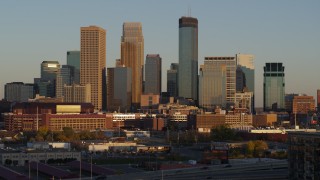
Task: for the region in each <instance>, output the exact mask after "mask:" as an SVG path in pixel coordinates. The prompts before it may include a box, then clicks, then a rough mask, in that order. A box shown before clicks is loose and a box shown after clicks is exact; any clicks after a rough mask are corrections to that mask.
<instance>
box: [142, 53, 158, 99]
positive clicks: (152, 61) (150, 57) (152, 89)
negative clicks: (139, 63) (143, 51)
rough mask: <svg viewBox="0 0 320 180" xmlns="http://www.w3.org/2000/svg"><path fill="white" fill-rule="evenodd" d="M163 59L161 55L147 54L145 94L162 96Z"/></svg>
mask: <svg viewBox="0 0 320 180" xmlns="http://www.w3.org/2000/svg"><path fill="white" fill-rule="evenodd" d="M161 66H162V59H161V57H160V55H159V54H147V57H146V65H145V90H144V93H145V94H159V95H160V94H161V71H162V68H161Z"/></svg>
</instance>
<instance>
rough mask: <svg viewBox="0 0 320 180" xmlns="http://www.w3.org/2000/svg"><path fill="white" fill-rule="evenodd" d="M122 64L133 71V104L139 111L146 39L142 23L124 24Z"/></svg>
mask: <svg viewBox="0 0 320 180" xmlns="http://www.w3.org/2000/svg"><path fill="white" fill-rule="evenodd" d="M121 64H122V65H124V66H125V67H130V68H131V70H132V82H134V83H132V104H133V106H134V107H136V109H137V108H139V106H140V101H141V94H142V81H143V66H144V38H143V34H142V24H141V23H140V22H125V23H123V30H122V37H121Z"/></svg>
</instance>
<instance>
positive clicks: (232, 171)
mask: <svg viewBox="0 0 320 180" xmlns="http://www.w3.org/2000/svg"><path fill="white" fill-rule="evenodd" d="M287 175H288V164H287V161H286V160H284V161H279V162H259V163H250V164H237V165H233V166H232V167H225V166H224V165H218V166H207V167H206V168H199V167H197V168H187V169H175V170H165V171H152V172H143V173H131V174H123V175H116V176H108V178H107V179H112V180H127V179H128V177H130V179H135V180H156V179H159V180H162V179H165V180H174V179H181V180H182V179H184V180H195V179H235V180H244V179H251V180H252V179H287Z"/></svg>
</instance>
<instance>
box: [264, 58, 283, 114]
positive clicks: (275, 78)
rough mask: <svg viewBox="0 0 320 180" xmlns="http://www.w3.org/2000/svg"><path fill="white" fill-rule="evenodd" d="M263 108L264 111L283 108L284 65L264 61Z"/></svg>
mask: <svg viewBox="0 0 320 180" xmlns="http://www.w3.org/2000/svg"><path fill="white" fill-rule="evenodd" d="M263 77H264V80H263V108H264V110H265V111H270V110H273V111H277V110H284V109H285V82H284V66H283V65H282V63H266V66H265V67H264V74H263Z"/></svg>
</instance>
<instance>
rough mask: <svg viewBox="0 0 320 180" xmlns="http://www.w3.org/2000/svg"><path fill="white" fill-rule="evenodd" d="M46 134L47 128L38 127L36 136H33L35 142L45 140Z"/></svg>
mask: <svg viewBox="0 0 320 180" xmlns="http://www.w3.org/2000/svg"><path fill="white" fill-rule="evenodd" d="M47 134H48V128H47V127H39V129H38V131H37V134H36V136H35V140H36V141H44V140H45V139H46V136H47Z"/></svg>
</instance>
